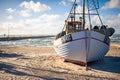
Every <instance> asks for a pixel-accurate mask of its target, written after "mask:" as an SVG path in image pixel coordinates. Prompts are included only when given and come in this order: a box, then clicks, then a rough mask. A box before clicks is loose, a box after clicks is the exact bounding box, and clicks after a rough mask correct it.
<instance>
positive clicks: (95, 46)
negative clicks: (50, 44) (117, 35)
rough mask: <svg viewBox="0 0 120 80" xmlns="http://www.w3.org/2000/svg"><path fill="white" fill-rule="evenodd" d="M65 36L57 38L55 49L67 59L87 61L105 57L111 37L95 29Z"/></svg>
mask: <svg viewBox="0 0 120 80" xmlns="http://www.w3.org/2000/svg"><path fill="white" fill-rule="evenodd" d="M65 36H67V37H65ZM65 36H63V37H61V38H58V39H57V40H55V41H54V46H55V51H56V52H57V53H58V54H59V55H60V56H62V57H65V58H67V59H71V60H77V61H80V62H84V63H87V62H91V61H96V60H100V59H103V58H104V56H105V55H106V53H107V52H108V50H109V42H110V39H109V37H106V36H105V35H103V34H101V33H99V32H96V31H93V30H84V31H80V32H76V33H72V34H68V35H65ZM64 39H65V40H64Z"/></svg>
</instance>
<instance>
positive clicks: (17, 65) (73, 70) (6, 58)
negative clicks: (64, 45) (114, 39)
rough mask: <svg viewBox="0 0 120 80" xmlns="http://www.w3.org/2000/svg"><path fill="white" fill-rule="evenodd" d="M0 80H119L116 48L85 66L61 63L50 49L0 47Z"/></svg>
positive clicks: (119, 47) (119, 59) (119, 48)
mask: <svg viewBox="0 0 120 80" xmlns="http://www.w3.org/2000/svg"><path fill="white" fill-rule="evenodd" d="M0 80H120V45H117V44H112V45H111V47H110V50H109V52H108V53H107V55H106V56H105V58H104V59H103V60H100V61H96V62H93V63H90V64H89V65H88V70H87V71H86V70H85V67H83V66H80V65H77V64H73V63H70V62H64V59H63V58H62V57H60V56H59V55H57V54H56V52H55V51H54V49H53V47H25V46H20V47H19V46H18V47H12V46H11V47H4V46H0Z"/></svg>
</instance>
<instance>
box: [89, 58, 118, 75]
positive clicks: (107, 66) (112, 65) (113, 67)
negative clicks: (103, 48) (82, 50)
mask: <svg viewBox="0 0 120 80" xmlns="http://www.w3.org/2000/svg"><path fill="white" fill-rule="evenodd" d="M88 66H89V68H90V69H91V70H100V71H106V72H112V73H118V74H120V57H113V56H105V58H104V59H103V60H100V61H95V62H91V63H89V64H88Z"/></svg>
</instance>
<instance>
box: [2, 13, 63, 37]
mask: <svg viewBox="0 0 120 80" xmlns="http://www.w3.org/2000/svg"><path fill="white" fill-rule="evenodd" d="M63 25H64V20H63V18H62V17H61V16H60V15H57V14H51V15H48V14H43V15H41V16H39V17H37V18H31V19H30V18H29V19H24V20H23V19H22V20H19V21H17V22H3V23H2V24H1V27H0V30H1V28H2V29H4V32H1V31H0V33H1V34H3V33H7V32H6V31H7V27H8V26H9V28H10V34H13V35H14V34H21V35H22V34H31V32H32V34H33V35H35V34H42V35H44V34H57V33H58V32H60V31H61V30H62V27H63ZM5 30H6V31H5Z"/></svg>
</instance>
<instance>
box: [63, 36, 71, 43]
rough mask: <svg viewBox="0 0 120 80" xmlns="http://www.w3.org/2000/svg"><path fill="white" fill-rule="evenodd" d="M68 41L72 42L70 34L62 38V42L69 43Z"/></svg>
mask: <svg viewBox="0 0 120 80" xmlns="http://www.w3.org/2000/svg"><path fill="white" fill-rule="evenodd" d="M69 41H72V36H71V35H70V34H69V35H66V36H64V37H63V38H62V42H69Z"/></svg>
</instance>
